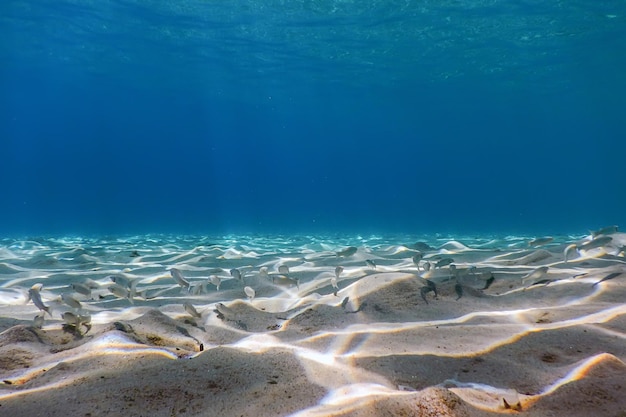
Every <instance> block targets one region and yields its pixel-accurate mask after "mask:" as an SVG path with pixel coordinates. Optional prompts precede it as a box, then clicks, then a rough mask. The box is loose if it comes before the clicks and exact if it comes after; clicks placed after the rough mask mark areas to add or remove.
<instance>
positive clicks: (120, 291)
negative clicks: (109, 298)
mask: <svg viewBox="0 0 626 417" xmlns="http://www.w3.org/2000/svg"><path fill="white" fill-rule="evenodd" d="M107 290H109V292H110V293H111V294H113V295H114V296H116V297H118V298H126V299H128V301H130V303H131V304H132V303H133V298H132V296H131V293H130V290H129V289H128V288H126V287H123V286H121V285H119V284H113V285H109V286H108V287H107Z"/></svg>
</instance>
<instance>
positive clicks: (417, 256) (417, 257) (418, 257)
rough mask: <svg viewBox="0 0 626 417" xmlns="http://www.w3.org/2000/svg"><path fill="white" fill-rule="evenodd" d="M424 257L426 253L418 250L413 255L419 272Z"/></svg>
mask: <svg viewBox="0 0 626 417" xmlns="http://www.w3.org/2000/svg"><path fill="white" fill-rule="evenodd" d="M423 257H424V255H423V254H422V253H421V252H418V253H416V254H415V255H413V257H412V258H411V259H412V260H413V263H414V264H415V266H416V267H417V271H418V272H419V270H420V261H421V260H422V258H423Z"/></svg>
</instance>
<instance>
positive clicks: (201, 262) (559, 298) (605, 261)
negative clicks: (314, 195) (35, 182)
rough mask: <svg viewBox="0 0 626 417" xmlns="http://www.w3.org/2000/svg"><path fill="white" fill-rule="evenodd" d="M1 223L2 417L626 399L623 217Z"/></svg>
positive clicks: (604, 411)
mask: <svg viewBox="0 0 626 417" xmlns="http://www.w3.org/2000/svg"><path fill="white" fill-rule="evenodd" d="M531 240H532V237H519V236H517V237H516V236H506V237H502V236H501V237H493V236H487V237H451V236H447V237H440V236H420V237H417V238H416V237H408V236H393V237H381V236H370V237H362V236H351V237H345V236H343V237H328V236H326V237H315V236H274V237H265V236H245V237H244V236H239V237H232V236H231V237H228V236H227V237H219V238H210V237H193V236H191V237H187V236H165V235H158V236H156V235H155V236H152V235H147V236H135V237H125V238H98V239H95V238H89V239H88V238H77V237H68V238H36V239H35V238H30V239H21V240H20V239H4V240H0V381H2V382H0V416H7V417H9V416H10V417H20V416H29V417H35V416H64V417H68V416H83V417H86V416H105V415H109V416H149V417H157V416H168V417H169V416H287V415H290V416H362V417H369V416H456V417H465V416H468V417H470V416H471V417H474V416H475V417H479V416H496V415H500V414H519V415H527V416H537V417H539V416H541V417H546V416H581V417H582V416H594V417H600V416H608V417H626V395H625V393H626V364H625V361H626V273H625V272H626V266H625V263H626V258H625V257H624V256H625V254H624V246H625V245H626V234H622V233H619V232H617V230H616V229H611V228H609V229H606V230H605V231H603V232H600V233H598V234H595V235H588V236H561V237H555V238H545V239H544V238H536V239H535V240H533V241H532V244H529V241H531Z"/></svg>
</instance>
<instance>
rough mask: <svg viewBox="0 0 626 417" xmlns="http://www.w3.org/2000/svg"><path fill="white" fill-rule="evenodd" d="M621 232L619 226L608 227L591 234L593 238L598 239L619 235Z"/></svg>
mask: <svg viewBox="0 0 626 417" xmlns="http://www.w3.org/2000/svg"><path fill="white" fill-rule="evenodd" d="M618 231H619V227H617V225H613V226H606V227H603V228H601V229H598V230H595V231H592V232H591V236H593V237H596V236H600V235H610V234H613V233H617V232H618Z"/></svg>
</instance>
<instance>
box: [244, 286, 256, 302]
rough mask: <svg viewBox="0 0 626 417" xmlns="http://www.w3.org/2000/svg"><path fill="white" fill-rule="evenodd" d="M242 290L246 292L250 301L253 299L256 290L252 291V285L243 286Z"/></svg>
mask: <svg viewBox="0 0 626 417" xmlns="http://www.w3.org/2000/svg"><path fill="white" fill-rule="evenodd" d="M243 292H245V293H246V295H247V296H248V298H249V299H250V301H252V300H254V296H255V295H256V292H255V291H254V288H252V287H244V288H243Z"/></svg>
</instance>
